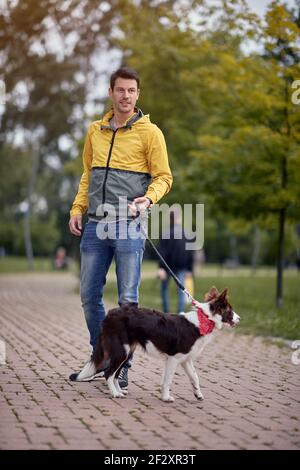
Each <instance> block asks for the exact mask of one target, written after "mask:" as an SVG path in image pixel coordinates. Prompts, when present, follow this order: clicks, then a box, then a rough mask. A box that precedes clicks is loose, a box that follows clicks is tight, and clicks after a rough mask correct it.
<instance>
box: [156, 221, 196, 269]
mask: <svg viewBox="0 0 300 470" xmlns="http://www.w3.org/2000/svg"><path fill="white" fill-rule="evenodd" d="M175 235H176V236H177V237H178V235H180V238H178V239H176V238H175ZM191 242H192V240H191V239H187V238H186V237H185V235H184V231H183V227H182V225H181V224H175V225H171V226H170V239H169V240H166V239H163V238H162V239H161V240H160V241H159V244H158V250H159V252H160V254H161V255H162V256H163V258H164V259H165V260H166V262H167V263H168V265H169V266H170V268H171V269H172V270H173V271H182V270H184V271H189V272H192V271H193V260H194V251H193V250H187V249H186V243H191ZM159 267H160V268H163V269H166V267H165V266H164V264H163V262H162V261H159Z"/></svg>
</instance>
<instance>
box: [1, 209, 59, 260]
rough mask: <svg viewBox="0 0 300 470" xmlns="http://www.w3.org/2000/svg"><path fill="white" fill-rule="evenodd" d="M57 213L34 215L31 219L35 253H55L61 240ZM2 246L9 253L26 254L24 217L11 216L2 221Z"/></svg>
mask: <svg viewBox="0 0 300 470" xmlns="http://www.w3.org/2000/svg"><path fill="white" fill-rule="evenodd" d="M56 219H57V215H56V214H55V213H50V214H47V215H46V216H45V215H44V216H41V215H39V216H36V215H35V216H33V217H32V219H31V233H32V243H33V247H34V254H35V255H40V256H41V255H48V254H53V253H54V251H55V249H56V247H57V245H58V244H59V240H60V233H59V230H58V228H57V220H56ZM0 246H4V247H5V249H6V251H7V253H8V254H18V255H25V246H24V234H23V219H22V218H21V217H20V216H19V217H18V218H13V219H12V218H11V219H6V220H3V219H2V220H1V221H0Z"/></svg>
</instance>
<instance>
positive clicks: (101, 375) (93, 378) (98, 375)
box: [69, 371, 104, 382]
mask: <svg viewBox="0 0 300 470" xmlns="http://www.w3.org/2000/svg"><path fill="white" fill-rule="evenodd" d="M72 375H73V376H74V374H72ZM72 375H70V377H69V380H70V381H71V382H92V380H95V379H101V378H103V377H104V371H103V372H98V373H97V374H95V375H92V376H91V377H86V378H85V379H80V380H77V378H75V377H74V378H72ZM78 375H79V374H77V376H78Z"/></svg>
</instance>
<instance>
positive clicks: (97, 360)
mask: <svg viewBox="0 0 300 470" xmlns="http://www.w3.org/2000/svg"><path fill="white" fill-rule="evenodd" d="M107 356H108V355H107V354H106V353H105V350H104V347H103V337H102V334H100V336H99V338H98V341H97V344H96V348H95V350H94V352H93V355H92V362H93V364H94V365H95V368H96V369H99V368H101V367H102V366H103V363H104V362H105V360H106V359H107Z"/></svg>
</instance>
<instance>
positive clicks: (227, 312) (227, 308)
mask: <svg viewBox="0 0 300 470" xmlns="http://www.w3.org/2000/svg"><path fill="white" fill-rule="evenodd" d="M204 300H205V301H206V302H208V303H209V309H210V313H211V320H213V321H214V322H215V324H216V326H217V328H219V329H221V328H222V327H223V325H226V326H230V327H234V326H236V325H238V323H239V322H240V317H239V315H237V314H236V313H235V312H234V311H233V309H232V306H231V305H230V303H229V301H228V290H227V289H224V290H223V292H221V293H220V292H219V291H218V289H217V288H216V287H212V288H211V289H210V291H209V292H208V293H207V294H205V297H204Z"/></svg>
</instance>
